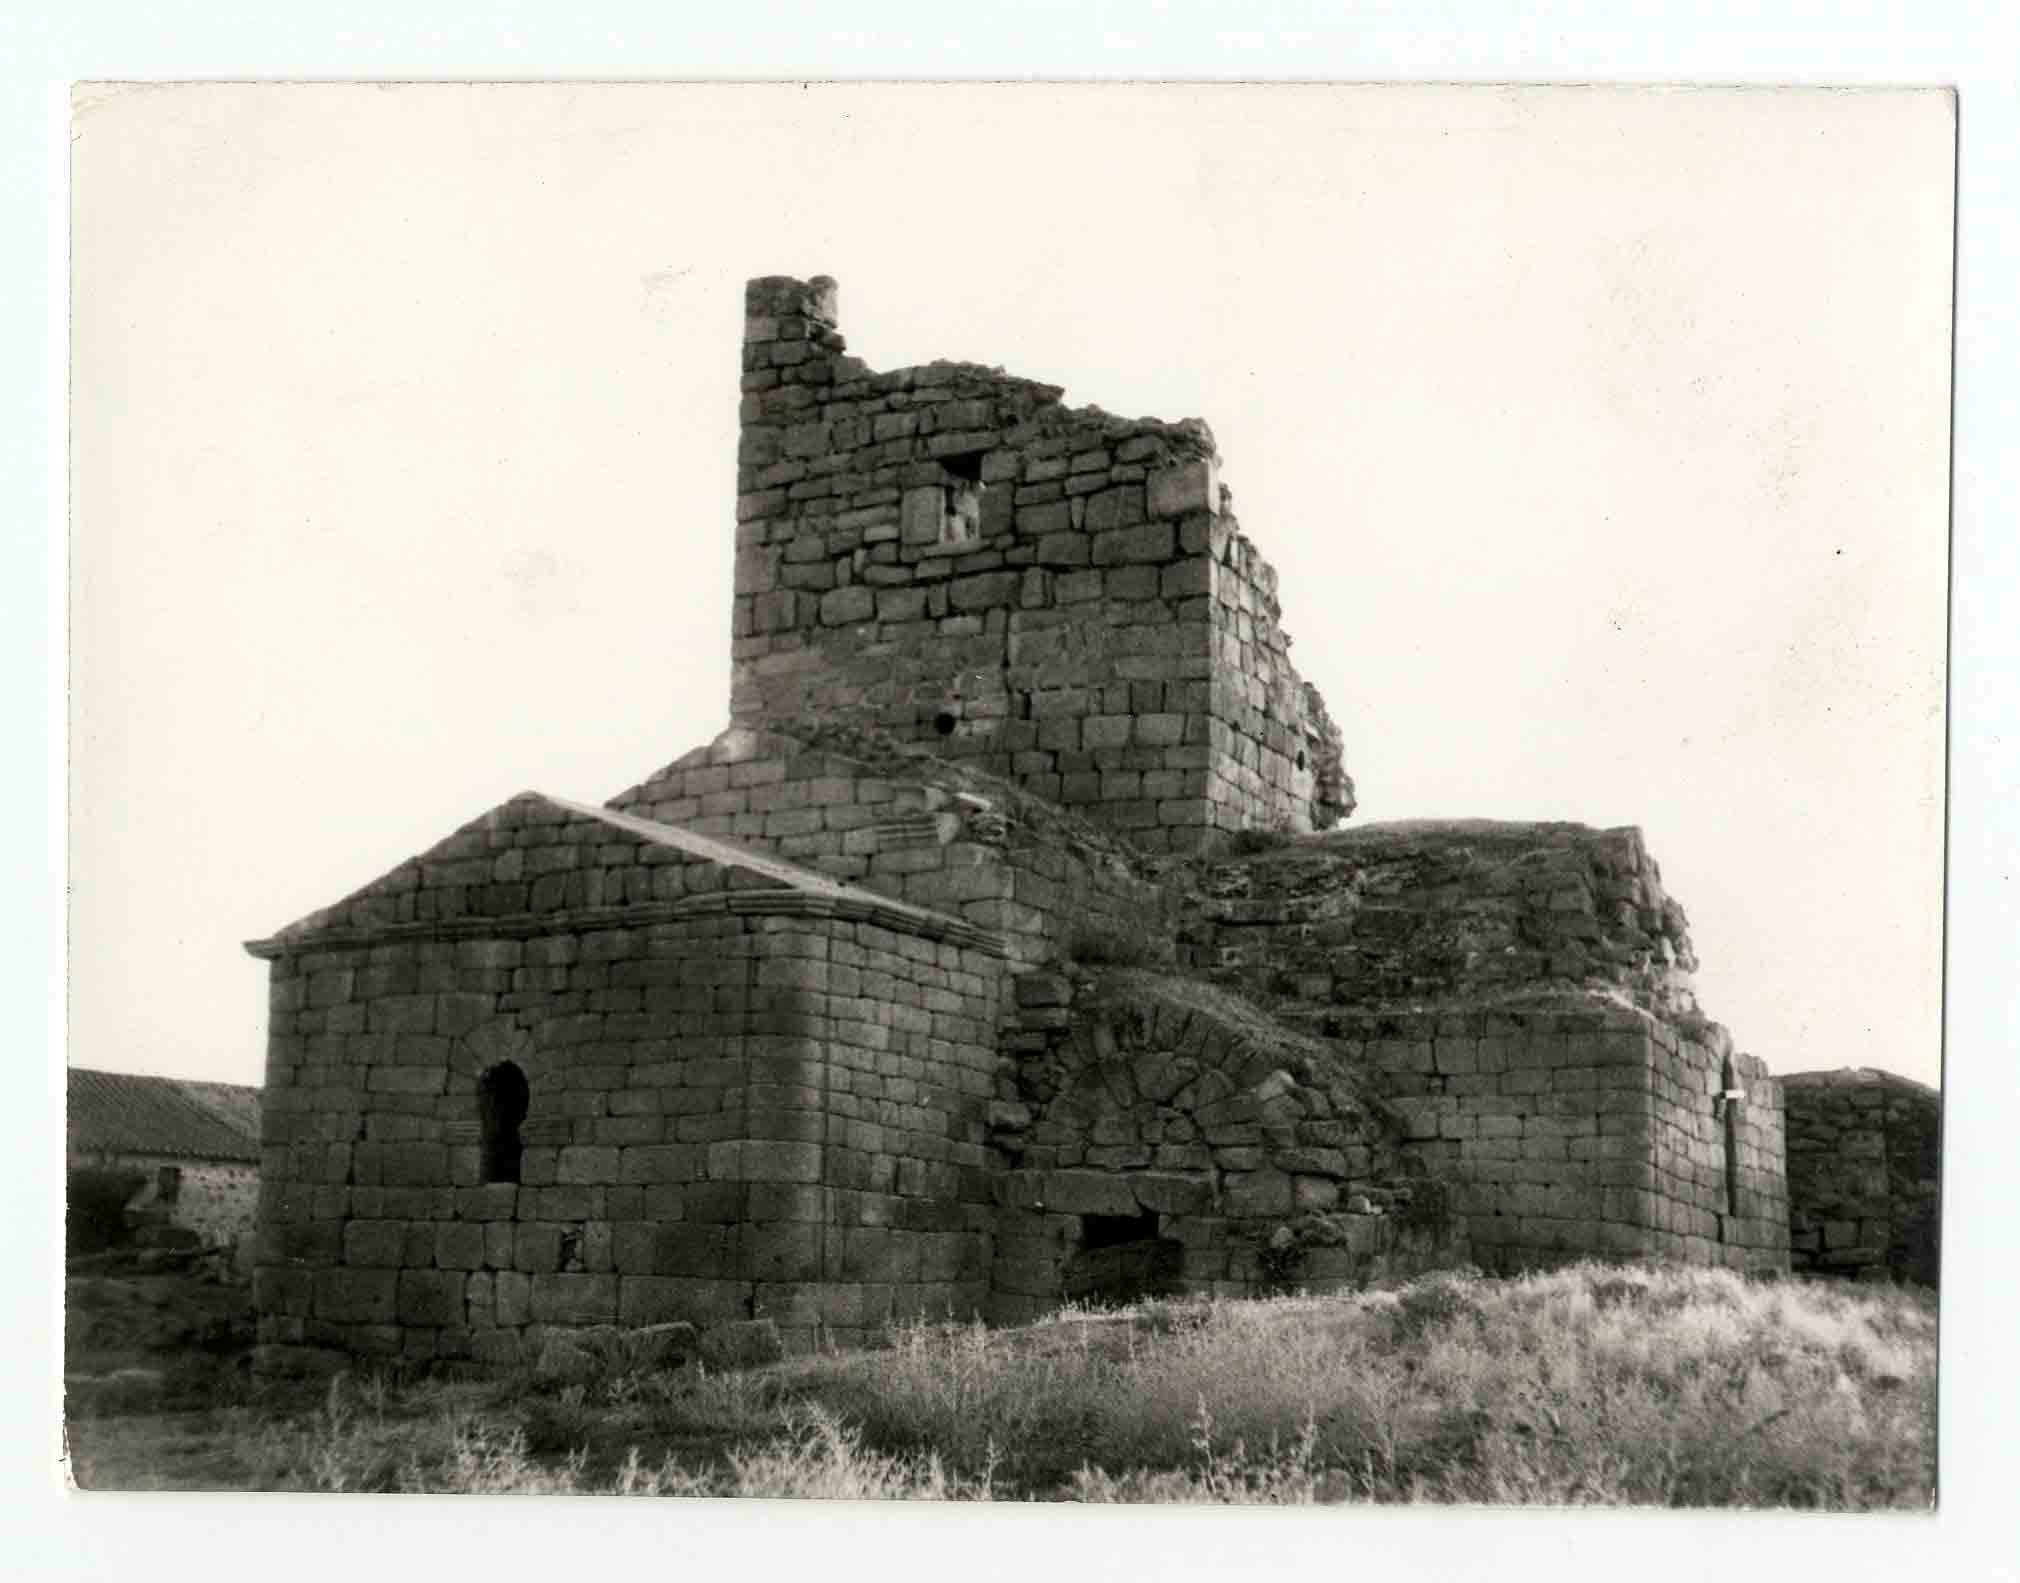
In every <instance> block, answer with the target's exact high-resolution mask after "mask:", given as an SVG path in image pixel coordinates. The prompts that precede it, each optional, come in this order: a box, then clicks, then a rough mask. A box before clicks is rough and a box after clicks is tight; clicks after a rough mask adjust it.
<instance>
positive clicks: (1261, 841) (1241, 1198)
mask: <svg viewBox="0 0 2020 1583" xmlns="http://www.w3.org/2000/svg"><path fill="white" fill-rule="evenodd" d="M742 383H743V395H742V420H743V421H742V437H741V442H740V448H739V456H738V461H737V468H738V484H739V491H738V502H737V519H738V520H737V525H736V532H737V563H736V580H735V589H734V593H733V598H734V600H735V607H734V611H735V613H734V628H733V631H734V656H733V659H734V665H733V689H732V698H731V717H732V723H731V725H730V727H729V729H727V730H726V731H724V732H723V733H722V734H721V735H720V736H718V737H717V738H716V739H715V740H714V741H713V742H711V743H708V744H706V745H705V746H702V747H699V748H697V749H695V750H694V751H693V752H690V753H688V754H686V755H685V756H683V757H682V758H680V759H677V760H675V761H674V762H673V763H671V764H669V765H666V766H665V767H664V768H662V769H660V770H658V771H656V772H654V773H653V774H651V775H649V776H647V777H646V778H645V779H644V780H642V781H640V782H639V783H638V784H637V785H635V786H633V787H632V788H630V789H629V790H627V791H625V792H622V793H620V794H619V795H617V796H616V797H613V798H611V799H610V800H609V801H608V802H606V803H604V804H602V805H592V804H587V803H580V802H572V801H569V800H567V799H564V798H561V797H556V796H552V795H548V794H543V793H536V792H528V793H524V794H522V795H521V796H519V797H516V798H514V799H512V800H511V801H509V802H507V803H505V804H504V805H502V806H501V807H499V808H496V809H493V810H491V811H490V812H488V813H486V814H483V815H481V816H480V817H478V818H477V819H475V820H473V821H472V822H470V823H469V824H467V825H465V826H464V827H463V828H462V829H460V830H458V831H455V832H454V833H452V834H451V835H449V836H448V837H447V838H445V839H444V840H443V841H442V842H440V843H438V844H437V845H436V846H435V847H433V848H431V849H430V850H428V851H427V852H424V853H422V854H421V855H420V856H418V857H416V858H414V859H413V860H411V861H410V862H408V863H405V864H402V865H401V866H400V867H398V868H397V869H395V870H393V871H392V872H391V873H389V874H386V875H384V876H381V877H380V878H379V879H377V880H375V881H373V882H372V883H371V884H369V885H367V886H365V887H364V888H363V889H361V890H359V891H357V892H355V893H354V894H352V895H351V896H349V897H346V898H345V899H343V900H342V901H339V902H337V903H335V904H334V905H332V906H331V907H328V908H326V909H324V910H322V911H320V912H317V913H315V914H312V915H311V916H309V917H307V918H304V919H301V920H300V921H298V922H297V923H295V924H293V925H290V926H289V927H288V928H286V929H283V930H281V931H280V932H279V933H277V934H275V935H274V936H272V937H271V938H269V939H266V940H261V941H256V942H253V943H252V944H251V946H250V947H249V949H250V950H251V951H252V952H253V954H254V955H256V956H259V957H261V958H264V959H266V960H267V961H269V962H270V963H271V984H272V989H271V996H270V1038H269V1046H268V1063H267V1091H266V1100H265V1105H264V1118H265V1122H264V1125H265V1151H264V1155H263V1159H262V1209H261V1224H262V1230H261V1237H260V1243H259V1252H258V1264H257V1274H256V1301H257V1304H258V1307H259V1310H260V1315H261V1319H260V1324H261V1339H262V1343H263V1345H264V1346H265V1348H266V1356H267V1358H268V1360H269V1361H270V1362H273V1363H276V1364H285V1363H289V1362H304V1363H306V1362H309V1361H312V1360H322V1359H330V1358H335V1357H341V1356H343V1355H345V1354H352V1353H368V1354H388V1355H390V1354H399V1355H404V1356H410V1357H447V1358H471V1359H476V1360H480V1361H486V1362H492V1363H498V1364H509V1363H516V1362H522V1361H527V1360H530V1359H532V1358H534V1357H537V1356H538V1355H539V1352H540V1349H541V1348H542V1347H543V1346H544V1345H545V1344H546V1342H547V1340H548V1339H550V1338H551V1337H553V1336H555V1335H557V1334H562V1335H566V1334H568V1333H570V1332H572V1331H575V1330H579V1329H583V1328H587V1327H596V1326H605V1325H641V1324H648V1323H652V1322H655V1321H660V1320H668V1319H685V1320H692V1321H696V1322H699V1323H708V1322H711V1321H715V1320H725V1319H743V1318H752V1317H763V1318H768V1319H771V1320H773V1321H774V1322H775V1323H777V1324H778V1325H779V1327H780V1328H781V1330H782V1331H783V1332H784V1334H785V1335H786V1337H787V1338H788V1339H789V1340H790V1341H793V1342H796V1343H799V1344H806V1343H808V1342H810V1341H812V1340H813V1339H815V1338H816V1337H827V1338H830V1339H834V1340H839V1341H859V1340H867V1339H872V1338H874V1337H875V1336H876V1335H877V1334H878V1333H879V1331H880V1328H881V1327H882V1326H883V1325H884V1324H886V1323H887V1322H888V1321H889V1320H891V1319H892V1318H894V1317H903V1316H907V1315H926V1316H945V1315H953V1316H955V1317H963V1318H965V1317H967V1316H969V1315H975V1314H980V1315H983V1316H986V1317H989V1318H993V1319H999V1320H1009V1319H1017V1318H1022V1317H1026V1316H1029V1315H1031V1314H1034V1313H1037V1312H1040V1311H1042V1310H1044V1309H1045V1308H1047V1307H1049V1306H1052V1305H1055V1304H1056V1303H1058V1302H1059V1301H1060V1300H1062V1299H1063V1298H1068V1297H1080V1298H1091V1299H1118V1298H1124V1297H1129V1296H1134V1295H1141V1294H1143V1293H1145V1292H1150V1291H1184V1290H1195V1291H1197V1290H1204V1291H1215V1292H1231V1293H1232V1292H1248V1291H1257V1290H1264V1289H1271V1288H1280V1287H1285V1286H1325V1285H1329V1284H1339V1283H1350V1282H1357V1281H1363V1280H1366V1279H1368V1278H1370V1277H1372V1276H1376V1275H1380V1274H1383V1273H1393V1272H1397V1271H1402V1270H1408V1269H1412V1268H1420V1267H1424V1266H1427V1265H1436V1264H1440V1263H1449V1262H1454V1261H1459V1260H1464V1259H1474V1260H1477V1261H1479V1262H1481V1263H1483V1264H1486V1265H1489V1266H1492V1267H1499V1268H1506V1267H1515V1266H1519V1265H1521V1264H1525V1263H1532V1262H1536V1261H1539V1260H1548V1259H1554V1258H1563V1257H1567V1256H1574V1255H1577V1254H1580V1253H1611V1254H1634V1255H1644V1256H1669V1257H1679V1258H1687V1259H1692V1260H1697V1261H1702V1262H1717V1263H1722V1264H1727V1265H1733V1266H1739V1267H1749V1268H1756V1267H1760V1268H1785V1267H1786V1264H1787V1259H1788V1208H1787V1201H1786V1192H1785V1188H1784V1167H1783V1139H1782V1109H1781V1095H1780V1091H1779V1088H1778V1086H1777V1085H1776V1084H1775V1082H1774V1081H1773V1079H1771V1078H1769V1077H1768V1076H1767V1074H1766V1072H1765V1070H1764V1068H1762V1067H1761V1066H1760V1064H1759V1063H1758V1062H1755V1061H1752V1060H1750V1059H1749V1058H1747V1057H1745V1056H1743V1055H1740V1054H1738V1053H1737V1052H1736V1051H1735V1050H1734V1049H1733V1047H1732V1043H1731V1040H1730V1039H1729V1038H1728V1037H1727V1035H1726V1034H1725V1031H1724V1030H1723V1029H1721V1028H1719V1027H1718V1026H1717V1025H1716V1024H1713V1023H1710V1022H1708V1021H1707V1020H1706V1019H1705V1018H1703V1017H1702V1016H1701V1015H1700V1014H1699V1013H1698V1011H1697V1008H1696V1006H1695V1003H1694V1001H1693V999H1692V997H1691V994H1690V989H1689V972H1690V969H1691V967H1692V966H1693V959H1692V957H1691V951H1690V943H1689V939H1688V935H1687V933H1686V931H1685V928H1684V923H1683V916H1682V912H1681V910H1680V909H1679V908H1677V907H1676V905H1675V904H1674V903H1673V902H1671V901H1670V900H1669V899H1668V898H1667V897H1666V896H1665V895H1664V894H1663V891H1662V887H1661V882H1660V876H1659V873H1658V872H1657V870H1656V867H1655V864H1654V862H1653V860H1652V859H1651V858H1650V857H1649V855H1648V853H1647V852H1646V850H1645V849H1644V847H1643V845H1642V843H1641V840H1640V836H1639V833H1638V832H1636V831H1633V830H1616V831H1595V830H1589V829H1586V828H1585V827H1583V826H1577V825H1507V824H1490V823H1486V822H1461V823H1443V824H1421V825H1392V826H1386V827H1382V826H1377V827H1373V828H1370V829H1363V830H1358V831H1337V832H1333V833H1326V832H1328V831H1329V830H1330V827H1332V826H1333V825H1334V824H1336V823H1337V822H1338V820H1339V819H1341V818H1342V817H1344V816H1345V815H1346V814H1348V813H1350V812H1351V811H1352V808H1353V789H1352V783H1351V781H1350V780H1349V779H1348V778H1347V775H1346V773H1345V771H1344V769H1343V767H1342V763H1341V743H1340V736H1339V733H1338V731H1337V730H1336V729H1335V728H1334V726H1333V724H1332V722H1331V720H1330V718H1329V717H1328V715H1327V713H1326V709H1325V705H1324V703H1323V701H1322V700H1321V699H1320V697H1319V695H1318V693H1317V691H1316V690H1315V689H1313V688H1312V687H1311V686H1310V685H1308V684H1307V683H1306V682H1305V681H1304V680H1303V679H1302V678H1300V677H1299V675H1298V674H1297V672H1296V670H1295V669H1293V668H1292V666H1291V665H1290V662H1289V659H1288V653H1287V650H1288V640H1287V639H1286V638H1285V636H1284V634H1283V631H1282V629H1281V627H1280V625H1279V611H1278V605H1277V599H1276V577H1275V573H1274V572H1273V571H1272V570H1271V569H1270V567H1269V565H1268V563H1267V562H1265V561H1264V560H1263V559H1262V557H1261V556H1260V555H1259V554H1258V553H1257V552H1256V550H1255V549H1254V547H1253V546H1252V545H1251V544H1250V542H1249V541H1248V539H1247V538H1246V537H1245V536H1244V535H1243V534H1242V533H1241V531H1240V529H1239V527H1238V525H1237V524H1236V522H1235V520H1234V517H1233V515H1232V511H1231V507H1230V495H1229V493H1228V491H1227V490H1226V488H1225V487H1224V486H1223V485H1222V484H1221V483H1220V481H1219V478H1218V458H1217V456H1216V454H1215V450H1214V445H1213V440H1212V436H1211V435H1210V434H1209V432H1208V431H1207V429H1206V427H1205V426H1204V425H1203V424H1200V423H1197V422H1192V421H1188V422H1185V423H1179V424H1164V423H1158V422H1153V421H1148V420H1136V421H1130V420H1123V419H1119V418H1114V417H1111V416H1109V415H1107V414H1104V413H1102V412H1100V411H1098V410H1097V409H1092V408H1085V409H1073V408H1068V407H1065V406H1063V405H1062V404H1061V402H1060V392H1059V391H1058V390H1056V389H1054V388H1052V387H1050V386H1045V385H1038V384H1034V383H1031V382H1029V381H1026V380H1020V379H1015V378H1011V377H1007V376H1005V375H1004V374H1002V373H1001V372H1000V371H997V370H994V369H987V368H981V367H977V366H975V365H972V364H965V363H933V364H929V365H926V366H924V367H919V368H909V369H899V370H894V371H891V372H886V373H876V372H873V371H871V370H870V369H869V368H868V367H866V366H865V365H864V364H863V363H862V362H861V361H860V360H858V359H856V358H853V357H850V356H847V355H845V353H844V349H843V343H842V337H841V335H840V333H839V331H838V329H837V328H836V296H835V288H834V285H833V283H832V282H831V281H827V280H825V279H821V278H816V279H814V280H812V281H800V280H795V279H787V278H783V277H769V278H765V279H761V280H755V281H752V282H751V283H750V285H749V288H748V293H747V299H746V319H745V330H744V341H743V381H742Z"/></svg>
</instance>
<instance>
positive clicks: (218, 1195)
mask: <svg viewBox="0 0 2020 1583" xmlns="http://www.w3.org/2000/svg"><path fill="white" fill-rule="evenodd" d="M69 1088H70V1092H69V1101H70V1102H69V1114H68V1124H67V1129H66V1131H67V1153H68V1156H69V1166H70V1170H71V1172H72V1173H73V1175H74V1174H76V1173H78V1172H80V1171H92V1170H96V1171H101V1172H103V1171H108V1170H109V1171H113V1172H117V1173H119V1174H122V1175H125V1176H129V1177H131V1178H132V1183H133V1186H132V1192H131V1196H129V1197H128V1198H127V1200H126V1206H125V1207H126V1215H127V1219H128V1220H129V1222H131V1223H134V1224H138V1225H142V1226H146V1225H153V1226H157V1227H159V1226H168V1227H175V1228H179V1229H180V1230H182V1231H184V1232H186V1233H189V1234H191V1235H193V1236H194V1237H196V1238H197V1239H198V1240H199V1241H201V1242H203V1243H205V1244H208V1245H212V1246H224V1245H229V1244H234V1243H239V1242H242V1241H248V1240H250V1238H251V1236H252V1234H253V1229H254V1222H255V1220H256V1218H257V1215H258V1210H259V1181H260V1170H259V1167H260V1091H259V1090H258V1089H257V1088H253V1087H249V1086H247V1085H245V1084H241V1083H206V1082H198V1081H195V1080H193V1079H189V1078H178V1077H144V1076H141V1075H140V1074H138V1073H135V1072H99V1071H92V1070H90V1069H88V1068H84V1067H72V1068H71V1069H70V1085H69Z"/></svg>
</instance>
